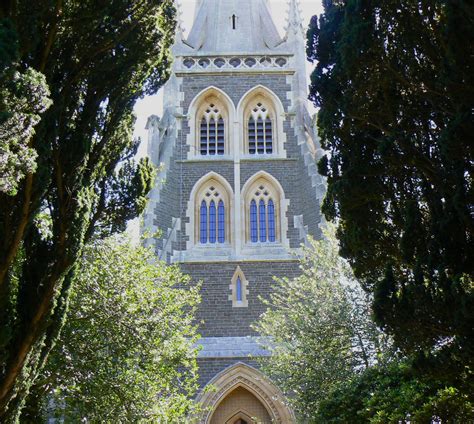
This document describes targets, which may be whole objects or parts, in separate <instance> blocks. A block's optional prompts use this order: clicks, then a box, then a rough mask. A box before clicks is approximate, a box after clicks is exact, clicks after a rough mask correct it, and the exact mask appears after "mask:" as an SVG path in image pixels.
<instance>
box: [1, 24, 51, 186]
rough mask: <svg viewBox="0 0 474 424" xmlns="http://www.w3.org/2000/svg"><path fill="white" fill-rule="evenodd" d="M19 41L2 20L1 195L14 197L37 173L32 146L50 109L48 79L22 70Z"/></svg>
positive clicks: (30, 71) (31, 70)
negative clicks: (35, 130) (28, 177)
mask: <svg viewBox="0 0 474 424" xmlns="http://www.w3.org/2000/svg"><path fill="white" fill-rule="evenodd" d="M17 60H18V40H17V38H16V33H15V31H14V30H13V28H12V25H11V23H10V21H8V20H6V19H2V20H0V192H3V193H7V194H10V195H13V194H15V193H16V191H17V188H18V183H19V182H20V181H21V179H22V178H24V177H25V175H26V174H27V173H32V172H34V171H35V169H36V156H37V154H36V151H35V150H34V149H33V148H31V147H30V146H29V142H30V140H31V137H32V136H33V128H34V126H35V125H36V124H37V123H38V122H39V119H40V115H41V114H42V113H43V112H44V111H45V110H46V109H47V108H48V107H49V106H50V101H49V98H48V96H49V90H48V86H47V85H46V81H45V78H44V75H42V74H41V73H39V72H37V71H35V70H34V69H31V68H28V69H26V70H25V71H24V72H21V71H20V70H19V69H18V63H17Z"/></svg>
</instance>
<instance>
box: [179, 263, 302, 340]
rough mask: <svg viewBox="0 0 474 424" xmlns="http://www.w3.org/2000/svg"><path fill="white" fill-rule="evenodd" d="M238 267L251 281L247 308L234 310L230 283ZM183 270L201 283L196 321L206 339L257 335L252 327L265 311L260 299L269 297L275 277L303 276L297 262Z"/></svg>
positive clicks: (185, 265)
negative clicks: (230, 295) (230, 298)
mask: <svg viewBox="0 0 474 424" xmlns="http://www.w3.org/2000/svg"><path fill="white" fill-rule="evenodd" d="M237 266H240V268H241V269H242V271H243V273H244V274H245V277H246V279H247V280H248V282H249V284H248V286H247V289H248V291H249V294H248V296H247V299H248V302H249V304H248V307H246V308H233V307H232V301H230V300H228V296H229V294H230V289H229V284H230V283H231V279H232V276H233V274H234V272H235V270H236V268H237ZM181 269H182V270H183V272H184V273H186V274H189V275H191V277H192V279H193V281H195V282H198V281H201V284H202V286H201V296H202V303H201V305H200V308H199V311H198V314H197V320H198V322H199V323H200V327H199V333H200V334H201V335H202V336H203V337H211V336H213V337H239V336H247V335H255V334H256V333H255V331H254V330H252V329H251V328H250V325H251V324H252V323H253V322H255V321H256V320H257V319H258V318H259V316H260V315H261V314H262V313H263V312H264V311H265V306H264V305H263V304H262V302H261V300H260V299H259V297H262V298H268V296H269V294H270V292H271V291H272V289H273V286H274V285H275V284H276V283H275V281H274V280H273V276H276V277H289V278H293V277H296V276H298V275H299V274H300V269H299V265H298V262H297V261H280V262H275V261H272V262H263V261H259V262H224V263H222V262H220V263H217V262H216V263H183V264H181Z"/></svg>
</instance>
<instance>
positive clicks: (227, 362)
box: [198, 358, 259, 387]
mask: <svg viewBox="0 0 474 424" xmlns="http://www.w3.org/2000/svg"><path fill="white" fill-rule="evenodd" d="M236 362H243V363H245V364H247V365H250V366H251V367H254V368H259V364H258V362H257V361H256V360H254V359H252V358H225V359H218V358H212V359H199V360H198V366H199V381H198V383H199V387H204V386H205V385H206V384H207V383H209V381H210V380H211V379H212V378H213V377H214V376H215V375H216V374H218V373H220V372H221V371H223V370H225V369H226V368H228V367H230V366H231V365H233V364H235V363H236Z"/></svg>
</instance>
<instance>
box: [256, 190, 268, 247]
mask: <svg viewBox="0 0 474 424" xmlns="http://www.w3.org/2000/svg"><path fill="white" fill-rule="evenodd" d="M258 214H259V217H260V219H259V227H260V241H267V223H266V218H267V217H266V215H267V214H266V213H265V202H264V201H263V199H262V200H260V202H259V204H258Z"/></svg>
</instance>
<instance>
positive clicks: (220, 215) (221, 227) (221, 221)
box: [217, 200, 225, 243]
mask: <svg viewBox="0 0 474 424" xmlns="http://www.w3.org/2000/svg"><path fill="white" fill-rule="evenodd" d="M217 224H218V227H217V228H218V234H217V239H218V241H219V243H224V242H225V208H224V202H223V201H222V200H220V201H219V205H218V207H217Z"/></svg>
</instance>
